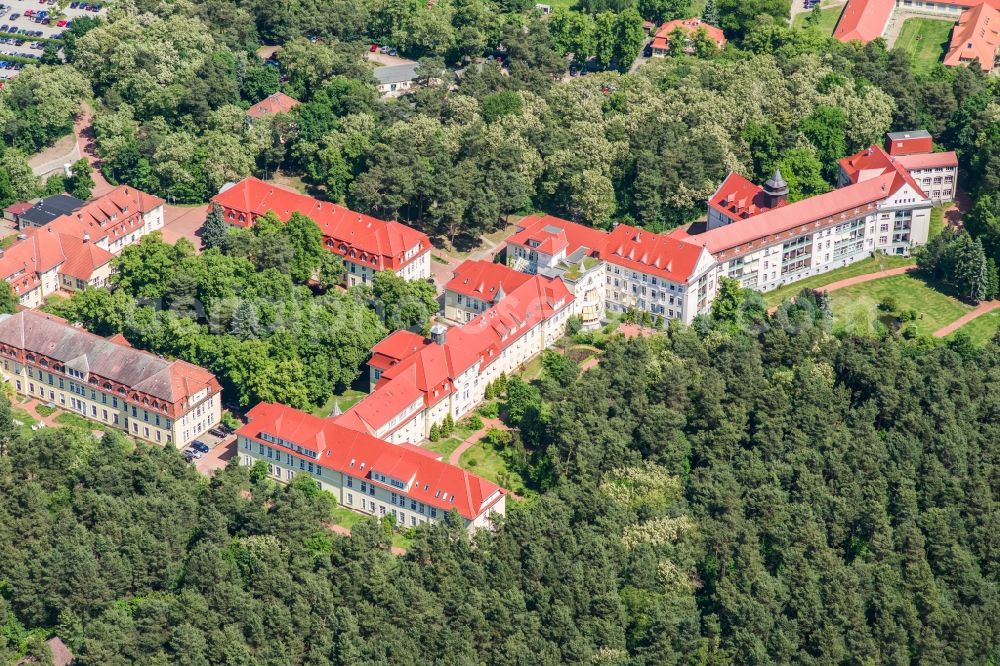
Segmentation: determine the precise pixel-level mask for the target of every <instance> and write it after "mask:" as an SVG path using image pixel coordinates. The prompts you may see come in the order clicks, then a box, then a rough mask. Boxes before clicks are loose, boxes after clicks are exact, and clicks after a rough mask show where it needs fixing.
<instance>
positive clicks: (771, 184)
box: [763, 169, 788, 208]
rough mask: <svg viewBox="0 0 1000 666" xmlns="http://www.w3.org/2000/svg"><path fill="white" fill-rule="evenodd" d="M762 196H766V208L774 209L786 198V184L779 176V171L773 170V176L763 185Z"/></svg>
mask: <svg viewBox="0 0 1000 666" xmlns="http://www.w3.org/2000/svg"><path fill="white" fill-rule="evenodd" d="M763 190H764V194H765V195H766V196H767V207H768V208H775V207H776V206H778V205H780V204H781V203H783V202H784V201H785V198H786V197H787V196H788V183H786V182H785V179H784V178H783V177H782V176H781V169H775V170H774V175H773V176H771V177H770V178H769V179H768V181H767V182H766V183H764V188H763Z"/></svg>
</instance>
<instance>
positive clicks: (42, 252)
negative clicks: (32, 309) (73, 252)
mask: <svg viewBox="0 0 1000 666" xmlns="http://www.w3.org/2000/svg"><path fill="white" fill-rule="evenodd" d="M24 233H25V235H26V236H27V238H26V239H25V240H20V241H16V242H15V243H14V244H13V245H11V246H10V247H8V248H7V249H6V250H3V251H2V253H0V278H3V279H4V280H7V282H9V283H10V286H11V288H12V289H13V290H14V294H15V295H16V296H18V297H20V296H23V295H24V294H26V293H28V292H30V291H32V290H34V289H35V288H36V287H38V286H39V285H40V284H41V274H42V273H46V272H48V271H50V270H52V269H53V268H56V267H57V266H59V265H60V264H62V263H63V262H64V261H66V254H65V252H64V251H63V244H62V237H61V235H60V234H57V233H53V232H52V230H51V229H50V228H48V227H45V228H43V229H39V228H37V227H32V228H30V229H27V230H26V231H25V232H24Z"/></svg>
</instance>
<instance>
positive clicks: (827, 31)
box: [792, 3, 844, 36]
mask: <svg viewBox="0 0 1000 666" xmlns="http://www.w3.org/2000/svg"><path fill="white" fill-rule="evenodd" d="M843 11H844V5H836V6H834V7H827V6H826V3H823V4H821V5H820V11H819V13H820V20H819V23H818V24H816V29H817V30H819V32H820V34H822V35H828V36H829V35H832V34H833V29H834V28H836V27H837V21H839V20H840V14H841V13H842V12H843ZM807 18H809V11H804V12H802V13H800V14H796V15H795V18H794V19H792V27H793V28H806V27H808V26H809V24H808V23H806V19H807Z"/></svg>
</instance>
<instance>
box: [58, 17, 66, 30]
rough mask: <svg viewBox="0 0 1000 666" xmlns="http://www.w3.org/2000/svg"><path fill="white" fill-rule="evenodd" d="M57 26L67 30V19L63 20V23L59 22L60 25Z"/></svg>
mask: <svg viewBox="0 0 1000 666" xmlns="http://www.w3.org/2000/svg"><path fill="white" fill-rule="evenodd" d="M56 25H57V26H59V27H60V28H65V27H66V19H62V20H61V21H59V22H58V23H56Z"/></svg>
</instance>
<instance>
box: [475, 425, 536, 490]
mask: <svg viewBox="0 0 1000 666" xmlns="http://www.w3.org/2000/svg"><path fill="white" fill-rule="evenodd" d="M458 466H459V467H461V468H462V469H465V470H468V471H470V472H472V473H473V474H475V475H477V476H481V477H483V478H484V479H486V480H488V481H492V482H493V483H495V484H497V485H499V486H502V487H504V488H507V489H508V490H512V491H514V492H515V493H517V494H518V495H520V496H522V497H524V495H525V494H526V493H528V492H530V491H528V490H527V489H526V488H525V485H524V479H522V478H521V475H520V474H518V473H517V472H515V471H514V470H511V469H508V467H507V461H506V460H504V458H503V456H502V455H501V454H500V452H499V451H497V450H496V449H495V448H493V446H492V445H491V444H490V443H489V442H488V441H487V440H486V439H483V440H480V441H478V442H476V443H475V444H473V445H472V446H471V447H470V448H469V449H467V450H466V451H465V452H464V453H463V454H462V457H461V458H459V460H458Z"/></svg>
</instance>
